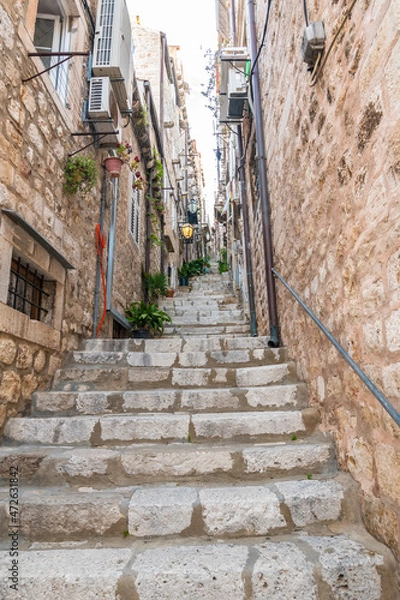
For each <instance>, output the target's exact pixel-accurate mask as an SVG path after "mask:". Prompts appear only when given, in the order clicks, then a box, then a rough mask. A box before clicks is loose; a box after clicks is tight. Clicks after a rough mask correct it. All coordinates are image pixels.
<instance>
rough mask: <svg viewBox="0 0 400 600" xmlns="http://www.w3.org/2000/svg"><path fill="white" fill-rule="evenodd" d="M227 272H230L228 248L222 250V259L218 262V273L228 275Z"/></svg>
mask: <svg viewBox="0 0 400 600" xmlns="http://www.w3.org/2000/svg"><path fill="white" fill-rule="evenodd" d="M227 271H229V265H228V253H227V251H226V248H221V251H220V259H219V261H218V273H219V274H221V273H226V272H227Z"/></svg>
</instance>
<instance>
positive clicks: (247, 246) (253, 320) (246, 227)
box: [237, 125, 257, 337]
mask: <svg viewBox="0 0 400 600" xmlns="http://www.w3.org/2000/svg"><path fill="white" fill-rule="evenodd" d="M237 133H238V152H239V157H240V158H239V161H240V162H239V184H240V199H241V204H242V212H243V233H244V252H245V257H246V274H247V289H248V292H249V309H250V332H251V335H252V336H253V337H256V336H257V317H256V306H255V300H254V284H253V260H252V257H251V241H250V240H251V237H250V223H249V211H248V206H247V190H246V174H245V157H244V149H243V137H242V126H241V125H238V126H237Z"/></svg>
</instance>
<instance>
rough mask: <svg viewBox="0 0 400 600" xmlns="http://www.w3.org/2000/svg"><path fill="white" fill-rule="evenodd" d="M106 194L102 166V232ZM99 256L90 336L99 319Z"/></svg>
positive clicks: (105, 175) (105, 180) (94, 334)
mask: <svg viewBox="0 0 400 600" xmlns="http://www.w3.org/2000/svg"><path fill="white" fill-rule="evenodd" d="M106 196H107V173H106V170H105V169H104V167H103V179H102V184H101V202H100V231H101V233H103V229H104V213H105V208H106ZM100 277H101V273H100V256H99V255H97V262H96V282H95V290H94V311H93V333H92V337H93V338H95V337H96V331H97V323H98V319H99V300H100Z"/></svg>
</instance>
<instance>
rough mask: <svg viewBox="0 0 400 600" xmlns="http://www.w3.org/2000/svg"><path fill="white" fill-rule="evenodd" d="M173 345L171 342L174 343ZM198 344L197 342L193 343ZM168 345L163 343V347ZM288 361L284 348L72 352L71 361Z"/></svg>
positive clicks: (188, 364) (164, 364)
mask: <svg viewBox="0 0 400 600" xmlns="http://www.w3.org/2000/svg"><path fill="white" fill-rule="evenodd" d="M171 346H172V344H171ZM193 346H195V344H193ZM165 347H166V344H165V345H164V348H165ZM285 360H287V352H286V351H285V350H284V349H278V350H272V349H270V348H255V349H237V350H215V351H212V350H211V351H190V350H189V351H178V352H176V351H173V350H172V351H169V352H168V351H165V350H164V351H161V352H142V351H138V352H135V351H131V352H94V351H90V352H86V351H75V352H72V353H71V355H70V358H69V360H68V363H67V364H68V365H69V366H74V365H115V366H122V367H123V366H131V367H193V368H197V367H206V366H207V367H218V366H221V365H227V366H241V365H247V366H262V365H267V364H276V363H281V362H283V361H285Z"/></svg>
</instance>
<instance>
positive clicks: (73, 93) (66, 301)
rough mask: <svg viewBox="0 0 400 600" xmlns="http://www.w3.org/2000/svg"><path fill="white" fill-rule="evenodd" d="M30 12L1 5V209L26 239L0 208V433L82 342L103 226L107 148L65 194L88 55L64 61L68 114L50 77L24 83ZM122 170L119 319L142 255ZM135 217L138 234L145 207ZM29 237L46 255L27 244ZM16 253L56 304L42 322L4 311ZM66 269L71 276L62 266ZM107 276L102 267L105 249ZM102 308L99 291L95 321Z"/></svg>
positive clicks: (79, 20)
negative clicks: (89, 179)
mask: <svg viewBox="0 0 400 600" xmlns="http://www.w3.org/2000/svg"><path fill="white" fill-rule="evenodd" d="M90 5H91V8H92V13H93V15H94V16H95V5H96V3H95V2H94V1H93V2H90ZM68 6H69V7H70V8H71V11H72V12H71V14H72V15H73V20H72V30H71V31H72V33H71V50H74V51H88V50H90V42H89V34H88V24H89V19H88V15H87V14H86V13H85V11H84V9H83V5H82V3H81V2H80V1H79V2H78V1H77V2H75V0H69V1H68ZM36 7H37V0H21V1H19V2H17V3H14V5H13V6H12V9H11V5H10V2H8V0H0V23H1V27H0V53H1V55H2V57H3V68H2V78H1V80H0V101H1V104H2V106H3V110H2V111H1V114H0V209H9V210H13V211H15V212H16V213H17V214H18V215H19V216H20V217H21V218H22V219H24V221H25V222H26V224H27V226H28V229H29V228H30V229H29V230H28V231H27V230H26V229H24V227H22V228H21V227H20V226H18V225H17V224H15V223H13V222H12V220H10V218H9V217H8V216H6V215H5V213H3V212H1V210H0V274H1V282H0V430H1V428H2V426H3V424H4V421H5V419H6V418H7V417H8V416H11V415H15V414H16V413H17V412H26V411H29V406H30V396H31V393H32V392H33V391H34V390H35V389H41V388H44V387H46V386H47V385H48V384H49V381H50V379H51V378H52V376H53V375H54V372H55V370H56V369H57V368H58V366H59V365H60V364H61V360H62V359H63V357H64V356H65V353H66V352H67V351H69V350H72V349H76V348H77V347H78V346H79V344H80V342H81V341H82V339H84V338H87V337H90V336H91V335H92V332H93V314H94V297H95V281H96V262H97V252H96V238H95V227H96V224H97V223H99V220H100V206H101V189H102V176H103V168H102V166H101V165H102V162H103V159H104V158H105V156H106V155H107V150H105V149H97V150H96V149H94V148H93V146H92V147H89V148H87V149H86V150H83V151H82V154H85V155H88V156H91V157H93V158H94V159H95V160H96V162H97V164H98V172H99V178H98V182H97V185H96V186H95V188H94V189H93V190H92V191H90V192H89V193H88V194H86V195H83V194H75V195H66V194H65V192H64V190H63V182H64V167H65V164H66V161H67V157H68V155H69V154H71V153H74V152H76V151H79V149H82V148H83V147H84V146H86V145H87V144H88V143H89V142H90V141H91V140H92V138H91V136H89V137H73V136H72V134H73V133H76V132H78V133H82V132H84V131H86V132H88V126H87V125H85V124H84V123H83V121H82V110H83V101H84V98H85V97H86V96H87V91H88V89H87V80H86V77H87V57H74V58H73V61H71V63H70V64H71V66H70V67H69V70H68V77H69V92H68V98H67V100H68V102H67V105H66V106H65V105H64V104H63V102H62V101H61V100H60V97H59V96H58V95H57V93H56V91H55V89H54V85H53V83H52V81H51V80H50V77H49V76H48V75H47V74H44V75H43V76H40V77H37V78H35V79H32V80H31V81H26V82H23V80H24V79H27V78H29V77H31V76H32V75H34V74H35V73H37V72H39V71H41V70H43V64H42V62H41V60H40V59H39V58H34V57H29V56H28V53H29V52H34V51H35V48H34V46H33V42H32V37H33V32H34V27H35V18H36ZM124 131H125V135H126V136H128V137H127V141H130V143H131V144H132V146H133V153H134V154H135V153H138V146H137V144H135V140H134V138H133V130H131V128H126V129H125V130H124ZM123 169H125V173H123V174H122V178H121V188H120V191H121V193H120V196H119V199H118V200H119V207H118V213H117V236H116V238H117V243H116V251H115V263H114V286H113V306H114V307H115V308H116V309H117V310H119V311H120V312H122V313H123V311H124V307H125V305H126V303H127V302H130V301H132V300H134V299H138V298H139V295H140V281H141V264H142V260H143V258H142V254H143V252H144V243H143V240H144V233H143V230H142V236H141V240H142V246H141V247H140V248H138V247H137V246H135V244H134V243H133V241H132V239H131V236H130V233H129V214H130V212H129V211H130V189H129V185H128V183H127V182H128V167H127V166H123ZM109 185H110V184H109V183H107V186H109ZM144 193H145V192H143V194H144ZM111 205H112V195H111V193H110V191H109V190H108V191H107V194H106V202H105V212H104V234H105V238H106V241H107V240H108V235H109V225H110V210H111ZM142 211H143V212H142V217H141V223H142V228H143V227H144V221H145V207H144V203H143V205H142ZM35 232H36V233H37V234H39V236H42V238H44V240H45V243H47V244H48V245H49V246H50V247H51V248H52V250H49V248H48V247H47V249H46V245H45V246H43V243H42V242H38V241H37V239H36V238H35V237H32V235H33V236H35ZM54 252H55V253H56V254H55V255H54ZM14 254H15V255H18V256H21V257H22V258H23V259H24V260H26V261H27V262H29V264H31V265H32V266H33V267H34V268H38V269H39V271H40V272H41V273H42V274H44V275H45V278H46V279H49V280H51V282H52V284H51V285H54V286H55V289H56V292H55V297H54V298H52V300H51V303H52V306H51V307H50V308H51V310H50V313H49V316H48V318H47V319H46V322H45V323H41V322H39V321H35V320H32V319H30V318H29V316H27V315H25V314H23V313H22V312H19V311H17V310H15V309H13V308H11V307H9V306H7V298H8V286H9V279H10V264H11V257H12V256H13V255H14ZM54 256H56V257H54ZM57 257H58V258H57ZM60 257H61V258H60ZM60 260H61V262H60ZM63 261H66V264H67V265H68V264H69V265H70V266H71V267H73V268H69V267H68V266H67V267H66V266H65V265H64V266H63V265H62V264H61V263H62V262H63ZM104 268H105V269H106V268H107V248H106V249H105V251H104ZM102 302H103V299H102V292H101V291H100V303H99V312H100V316H101V313H102V308H103V306H102ZM111 334H112V320H111V319H110V318H109V317H108V318H107V319H106V322H105V324H104V326H103V329H102V331H101V335H108V336H109V335H111Z"/></svg>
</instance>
